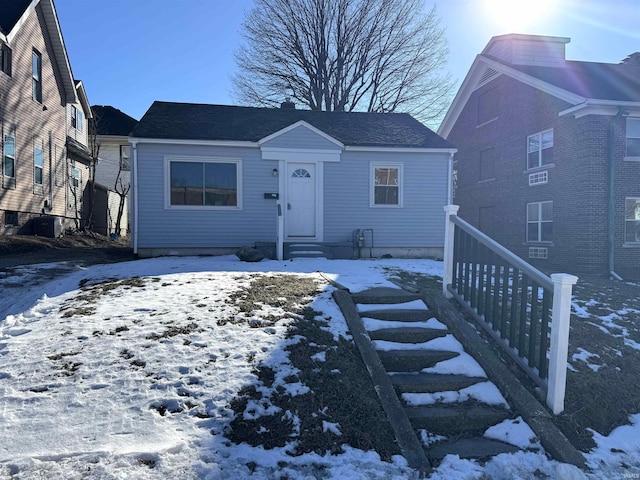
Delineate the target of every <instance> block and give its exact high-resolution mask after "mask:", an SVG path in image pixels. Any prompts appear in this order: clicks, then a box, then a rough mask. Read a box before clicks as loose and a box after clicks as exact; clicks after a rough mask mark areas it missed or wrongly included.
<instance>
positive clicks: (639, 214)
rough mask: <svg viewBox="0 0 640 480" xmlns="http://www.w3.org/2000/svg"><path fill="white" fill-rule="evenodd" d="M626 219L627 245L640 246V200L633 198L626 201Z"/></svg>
mask: <svg viewBox="0 0 640 480" xmlns="http://www.w3.org/2000/svg"><path fill="white" fill-rule="evenodd" d="M624 219H625V222H624V241H625V243H639V244H640V198H637V197H636V198H633V197H631V198H626V199H625V216H624Z"/></svg>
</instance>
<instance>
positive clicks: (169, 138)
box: [129, 102, 456, 258]
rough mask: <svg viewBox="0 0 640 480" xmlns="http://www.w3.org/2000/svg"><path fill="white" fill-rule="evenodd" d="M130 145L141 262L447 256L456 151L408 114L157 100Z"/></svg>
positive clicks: (134, 239) (135, 242)
mask: <svg viewBox="0 0 640 480" xmlns="http://www.w3.org/2000/svg"><path fill="white" fill-rule="evenodd" d="M129 142H130V143H131V146H132V151H131V157H132V171H131V174H132V185H133V189H132V212H131V227H132V243H133V249H134V252H135V253H137V254H139V255H140V256H154V255H174V254H176V255H177V254H205V253H208V254H225V253H233V252H235V251H236V249H237V248H238V247H240V246H245V245H251V246H253V245H255V246H258V247H261V248H265V249H266V250H267V251H270V252H271V255H272V256H273V255H275V251H276V249H275V246H276V245H277V242H280V244H281V245H282V243H284V256H285V258H287V257H288V256H295V252H296V251H298V252H301V251H302V252H306V253H307V254H309V255H313V253H311V252H315V253H319V252H321V253H322V255H323V256H328V257H334V258H336V257H343V258H345V257H346V258H350V257H351V256H352V255H354V254H355V256H357V255H358V254H363V255H364V256H369V255H372V256H380V255H384V254H390V255H393V256H397V257H441V255H442V248H443V241H444V240H443V236H444V211H443V208H442V207H443V206H444V205H446V204H447V203H449V202H450V199H451V189H450V184H451V182H450V178H451V162H452V157H453V154H454V153H455V151H456V150H455V148H454V147H453V146H452V145H451V144H450V143H448V142H447V141H446V140H444V139H443V138H441V137H440V136H438V135H437V134H436V133H434V132H433V131H431V130H430V129H428V128H427V127H426V126H424V125H423V124H421V123H420V122H418V121H417V120H415V119H414V118H413V117H411V116H410V115H408V114H398V113H388V114H377V113H346V112H320V111H310V110H297V109H295V107H294V105H293V104H292V103H290V102H285V103H283V105H282V108H280V109H277V108H276V109H273V108H252V107H236V106H221V105H199V104H182V103H166V102H155V103H154V104H153V105H152V106H151V107H150V108H149V110H148V111H147V113H146V114H145V115H144V116H143V118H142V119H141V120H140V122H139V123H138V125H137V126H136V127H135V128H134V129H133V131H132V132H131V135H130V137H129ZM353 247H355V248H353ZM358 247H363V248H364V250H362V249H358ZM280 248H281V249H282V246H281V247H280ZM299 254H300V255H302V256H304V255H305V253H299Z"/></svg>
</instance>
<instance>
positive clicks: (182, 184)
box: [164, 156, 242, 210]
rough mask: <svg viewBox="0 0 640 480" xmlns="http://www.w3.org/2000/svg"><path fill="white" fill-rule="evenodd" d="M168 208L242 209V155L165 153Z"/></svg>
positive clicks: (166, 200)
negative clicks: (193, 155)
mask: <svg viewBox="0 0 640 480" xmlns="http://www.w3.org/2000/svg"><path fill="white" fill-rule="evenodd" d="M164 191H165V209H168V210H242V159H240V158H218V157H189V156H167V157H165V189H164Z"/></svg>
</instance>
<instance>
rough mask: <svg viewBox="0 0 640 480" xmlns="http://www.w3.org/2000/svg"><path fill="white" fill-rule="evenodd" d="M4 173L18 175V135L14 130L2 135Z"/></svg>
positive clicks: (7, 175) (10, 175) (11, 176)
mask: <svg viewBox="0 0 640 480" xmlns="http://www.w3.org/2000/svg"><path fill="white" fill-rule="evenodd" d="M2 175H3V176H5V177H9V178H14V177H15V176H16V135H15V133H14V132H13V131H9V132H5V133H4V135H3V136H2Z"/></svg>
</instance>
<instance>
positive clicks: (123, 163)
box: [120, 145, 131, 172]
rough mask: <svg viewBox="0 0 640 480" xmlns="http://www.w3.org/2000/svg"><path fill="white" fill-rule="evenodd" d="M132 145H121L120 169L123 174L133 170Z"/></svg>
mask: <svg viewBox="0 0 640 480" xmlns="http://www.w3.org/2000/svg"><path fill="white" fill-rule="evenodd" d="M130 158H131V145H120V168H122V171H123V172H128V171H130V170H131V162H130V160H129V159H130Z"/></svg>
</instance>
